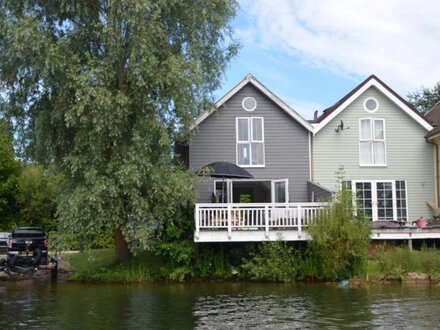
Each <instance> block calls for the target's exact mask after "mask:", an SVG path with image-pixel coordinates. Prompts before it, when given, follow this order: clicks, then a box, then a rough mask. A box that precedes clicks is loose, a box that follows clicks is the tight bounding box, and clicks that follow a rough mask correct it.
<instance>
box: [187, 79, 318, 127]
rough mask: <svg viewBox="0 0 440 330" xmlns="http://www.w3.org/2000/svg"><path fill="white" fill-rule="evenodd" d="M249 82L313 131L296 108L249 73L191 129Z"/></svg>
mask: <svg viewBox="0 0 440 330" xmlns="http://www.w3.org/2000/svg"><path fill="white" fill-rule="evenodd" d="M248 83H251V84H252V85H253V86H254V87H256V88H257V89H258V90H259V91H260V92H262V93H263V94H264V95H265V96H267V97H268V98H269V99H270V100H272V101H273V102H274V103H275V104H276V105H278V106H279V107H280V108H281V109H283V110H284V111H285V112H286V113H287V114H288V115H289V116H290V117H292V118H293V119H295V120H296V121H297V122H298V123H300V124H301V125H302V126H303V127H304V128H305V129H307V130H308V131H309V132H313V127H312V125H311V124H310V123H309V122H308V121H307V120H305V119H304V118H303V117H301V116H300V115H299V114H298V113H297V112H296V111H295V110H293V109H292V108H291V107H290V106H288V105H287V104H286V103H284V102H283V101H281V100H280V99H279V98H278V97H277V96H276V95H275V94H274V93H272V92H271V91H270V90H269V89H268V88H267V87H266V86H264V85H263V84H262V83H260V82H259V81H258V80H257V79H256V78H255V77H254V76H252V75H250V74H248V75H247V76H246V77H244V79H243V80H242V81H240V82H239V83H238V84H237V85H236V86H235V87H234V88H232V89H231V90H230V91H229V92H228V93H226V94H225V95H224V96H223V97H221V98H220V99H219V100H218V101H217V102H216V103H215V108H214V109H211V110H208V111H205V112H203V113H202V114H201V115H200V116H199V117H198V118H197V119H196V120H195V122H194V124H193V125H191V130H193V129H195V128H196V127H197V126H199V125H200V124H201V123H202V122H203V121H204V120H205V119H206V118H208V117H209V116H210V115H211V114H212V113H214V112H215V111H216V110H217V109H218V108H220V107H221V106H222V105H223V104H224V103H225V102H226V101H228V100H229V99H230V98H231V97H232V96H234V95H235V94H236V93H237V92H238V91H240V90H241V89H242V88H243V87H244V86H246V85H247V84H248Z"/></svg>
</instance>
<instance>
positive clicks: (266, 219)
mask: <svg viewBox="0 0 440 330" xmlns="http://www.w3.org/2000/svg"><path fill="white" fill-rule="evenodd" d="M264 229H265V233H266V238H268V237H269V206H268V205H265V206H264Z"/></svg>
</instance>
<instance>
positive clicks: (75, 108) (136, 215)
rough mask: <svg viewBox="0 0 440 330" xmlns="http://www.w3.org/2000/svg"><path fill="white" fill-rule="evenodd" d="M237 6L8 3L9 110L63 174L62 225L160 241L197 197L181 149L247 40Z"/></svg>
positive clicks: (25, 140)
mask: <svg viewBox="0 0 440 330" xmlns="http://www.w3.org/2000/svg"><path fill="white" fill-rule="evenodd" d="M235 9H236V2H235V1H233V0H230V1H228V0H214V1H202V0H195V1H194V0H192V1H180V0H179V1H168V0H166V1H165V0H157V1H131V0H130V1H129V0H116V1H111V2H109V1H82V2H81V1H80V2H75V3H74V4H72V2H71V1H67V0H60V1H56V2H53V1H25V0H13V1H12V0H6V1H1V2H0V40H1V47H0V68H1V69H0V81H1V85H0V95H4V97H2V99H3V105H2V107H0V108H1V109H2V112H3V114H4V115H5V116H7V118H9V119H11V121H12V122H14V123H15V128H16V132H17V133H18V134H17V136H18V137H20V138H21V142H22V144H21V146H22V148H24V149H25V151H26V155H27V156H30V157H32V158H33V159H34V160H38V161H41V162H43V163H54V165H55V170H56V171H57V172H59V173H64V175H65V176H64V182H63V186H62V191H61V193H60V195H59V199H58V214H59V221H60V230H61V231H62V232H63V233H68V232H70V233H73V234H76V235H81V234H83V233H87V234H88V236H87V237H95V236H96V235H100V234H102V233H107V232H109V231H115V230H116V231H118V232H119V231H122V233H123V236H124V240H125V243H128V246H129V247H130V248H131V249H132V250H135V249H138V248H150V247H151V246H152V245H153V244H154V242H155V240H156V239H157V237H158V235H157V234H158V232H160V230H161V229H163V228H165V227H166V223H167V222H169V221H170V220H173V219H179V217H180V212H181V211H180V208H183V207H186V206H187V205H189V204H191V203H192V202H193V201H194V194H193V189H192V187H193V183H194V176H193V175H191V174H190V173H189V172H188V171H187V170H185V169H182V168H181V167H180V166H178V165H177V164H176V162H175V160H174V159H173V148H174V145H175V143H176V141H179V142H183V143H184V142H185V141H187V139H188V138H189V136H190V130H189V128H190V125H191V124H192V121H193V119H194V118H195V117H196V116H197V115H198V114H200V113H201V111H203V110H205V109H207V107H209V106H210V105H211V104H212V96H211V93H212V91H213V90H215V89H216V88H217V87H218V86H219V83H220V77H221V74H222V72H223V71H224V69H225V66H226V65H227V63H228V61H229V59H230V58H231V57H232V56H233V55H234V54H235V52H236V50H237V45H236V44H235V43H234V42H233V39H232V38H231V29H230V27H229V22H230V19H231V18H232V17H233V15H234V14H235ZM231 40H232V41H231ZM159 236H160V235H159ZM123 243H124V242H123ZM117 246H118V248H120V249H123V247H125V246H126V244H117ZM121 255H122V254H121Z"/></svg>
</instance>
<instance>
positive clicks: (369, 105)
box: [364, 97, 379, 112]
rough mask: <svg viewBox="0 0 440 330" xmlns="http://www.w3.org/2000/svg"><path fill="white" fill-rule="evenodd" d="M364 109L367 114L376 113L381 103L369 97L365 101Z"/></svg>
mask: <svg viewBox="0 0 440 330" xmlns="http://www.w3.org/2000/svg"><path fill="white" fill-rule="evenodd" d="M364 109H365V111H367V112H376V111H377V110H379V102H377V100H376V99H375V98H374V97H369V98H367V99H366V100H365V101H364Z"/></svg>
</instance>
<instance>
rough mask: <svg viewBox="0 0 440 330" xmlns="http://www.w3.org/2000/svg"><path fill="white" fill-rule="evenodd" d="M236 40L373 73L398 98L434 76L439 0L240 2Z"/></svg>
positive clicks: (341, 70)
mask: <svg viewBox="0 0 440 330" xmlns="http://www.w3.org/2000/svg"><path fill="white" fill-rule="evenodd" d="M241 7H242V10H243V13H245V14H246V15H249V16H248V17H247V19H246V20H247V24H248V26H247V27H244V28H243V27H241V28H240V30H237V34H238V36H239V37H240V38H242V40H243V42H244V43H252V44H254V45H255V44H257V45H258V46H259V47H261V48H263V49H266V50H268V51H277V52H284V53H288V54H290V55H291V56H295V57H296V58H297V59H300V60H301V61H303V62H304V63H305V64H307V65H309V66H313V67H318V68H320V69H325V70H327V71H329V72H332V73H336V74H339V75H343V76H349V77H351V78H355V79H357V80H359V79H363V78H366V77H367V76H369V75H370V74H372V73H374V74H376V75H377V76H378V77H379V78H381V79H383V80H384V81H385V82H386V83H388V84H389V85H390V86H391V87H392V88H394V89H395V90H396V91H397V92H398V93H400V94H401V95H406V94H407V93H408V92H411V91H414V90H415V89H418V88H419V87H420V86H421V85H424V86H426V87H431V86H433V85H434V84H435V83H436V82H438V81H439V80H440V60H439V58H440V19H439V18H438V13H440V1H437V0H429V1H428V0H427V1H423V2H420V1H415V0H387V1H378V0H376V1H373V0H356V1H353V0H338V1H334V0H314V1H313V0H310V1H304V0H293V1H292V0H290V1H289V0H256V1H242V2H241Z"/></svg>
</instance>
